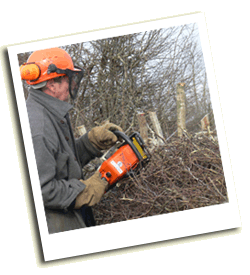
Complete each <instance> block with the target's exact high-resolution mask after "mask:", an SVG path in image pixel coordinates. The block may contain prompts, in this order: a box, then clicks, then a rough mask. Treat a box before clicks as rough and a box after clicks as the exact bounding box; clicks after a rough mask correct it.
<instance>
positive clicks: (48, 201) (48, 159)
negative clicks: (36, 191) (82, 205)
mask: <svg viewBox="0 0 250 275" xmlns="http://www.w3.org/2000/svg"><path fill="white" fill-rule="evenodd" d="M33 143H34V151H35V157H36V162H37V169H38V174H39V179H40V183H41V190H42V196H43V200H44V206H45V207H48V208H51V209H64V210H67V209H68V207H70V205H71V203H72V202H73V201H74V199H75V198H76V197H77V195H78V194H79V193H80V192H81V191H83V190H84V188H85V185H84V184H83V183H82V182H80V181H79V180H78V179H75V178H73V179H69V180H66V179H60V180H57V179H56V175H57V169H58V166H60V165H61V164H63V163H65V162H66V161H67V159H66V158H67V155H62V154H61V155H60V159H58V158H57V155H56V154H57V149H56V146H55V145H53V144H52V143H51V142H50V141H49V140H48V139H46V138H45V137H44V136H42V135H37V136H34V137H33ZM63 158H65V159H63ZM61 166H62V165H61ZM64 168H65V170H67V167H63V166H62V167H60V169H61V171H64ZM66 172H67V171H65V173H66Z"/></svg>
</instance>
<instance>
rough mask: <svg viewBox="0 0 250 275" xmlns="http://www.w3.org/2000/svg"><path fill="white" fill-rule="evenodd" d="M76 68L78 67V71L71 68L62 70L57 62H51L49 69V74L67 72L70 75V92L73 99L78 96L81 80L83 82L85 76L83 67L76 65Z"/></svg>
mask: <svg viewBox="0 0 250 275" xmlns="http://www.w3.org/2000/svg"><path fill="white" fill-rule="evenodd" d="M75 69H77V70H78V71H72V70H69V69H66V70H61V69H58V68H57V67H56V65H55V64H50V65H49V67H48V71H47V74H50V73H54V72H56V73H58V74H65V75H67V76H68V78H69V94H70V96H71V98H72V99H75V98H76V96H77V93H78V90H79V86H80V82H81V80H82V78H83V74H84V73H83V69H81V68H79V67H76V66H75Z"/></svg>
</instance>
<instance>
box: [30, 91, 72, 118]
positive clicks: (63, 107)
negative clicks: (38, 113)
mask: <svg viewBox="0 0 250 275" xmlns="http://www.w3.org/2000/svg"><path fill="white" fill-rule="evenodd" d="M29 91H30V93H29V97H30V98H31V99H32V100H35V101H36V102H38V103H39V104H41V105H42V106H43V107H44V108H46V109H48V110H49V111H50V112H51V113H53V114H54V115H55V116H57V117H58V118H62V117H65V116H66V114H67V113H68V112H69V111H70V110H71V109H72V108H73V106H72V105H71V104H69V103H68V102H65V101H62V100H59V99H57V98H55V97H53V96H50V95H47V94H45V93H44V92H42V91H41V90H35V89H33V88H30V90H29Z"/></svg>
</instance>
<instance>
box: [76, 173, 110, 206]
mask: <svg viewBox="0 0 250 275" xmlns="http://www.w3.org/2000/svg"><path fill="white" fill-rule="evenodd" d="M80 181H81V182H82V183H84V184H85V185H86V187H85V189H84V190H83V191H82V192H81V193H80V194H79V195H78V196H77V197H76V202H75V209H79V208H81V207H82V206H83V205H87V206H93V205H95V204H97V203H98V202H100V200H101V198H102V196H103V194H104V193H105V191H106V190H107V188H108V182H107V181H106V180H102V179H101V174H100V172H99V171H96V172H95V174H94V175H93V176H91V177H90V178H88V179H87V180H82V179H81V180H80Z"/></svg>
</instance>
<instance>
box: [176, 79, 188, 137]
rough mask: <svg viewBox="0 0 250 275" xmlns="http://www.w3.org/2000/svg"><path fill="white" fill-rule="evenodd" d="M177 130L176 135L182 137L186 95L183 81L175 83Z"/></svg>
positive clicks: (184, 124)
mask: <svg viewBox="0 0 250 275" xmlns="http://www.w3.org/2000/svg"><path fill="white" fill-rule="evenodd" d="M176 92H177V95H176V100H177V131H178V137H182V135H183V130H185V129H186V104H185V101H186V95H185V83H178V84H177V91H176Z"/></svg>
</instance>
